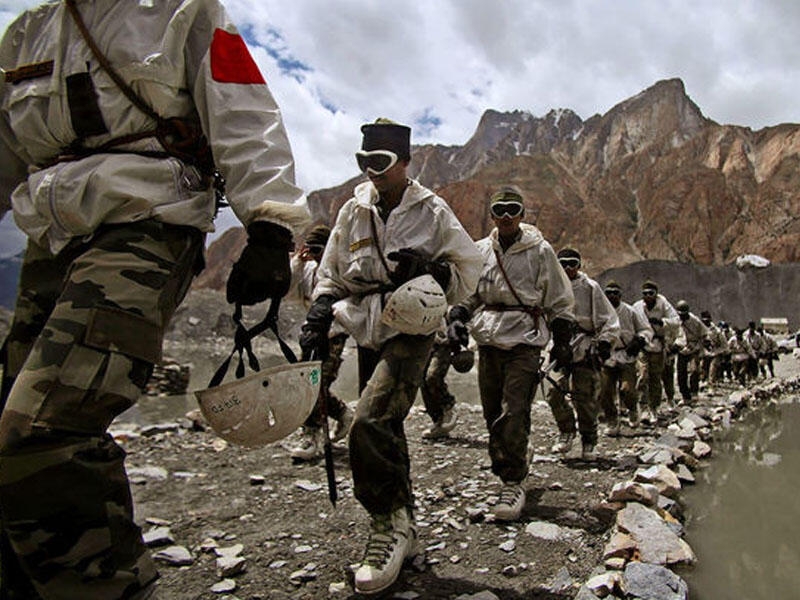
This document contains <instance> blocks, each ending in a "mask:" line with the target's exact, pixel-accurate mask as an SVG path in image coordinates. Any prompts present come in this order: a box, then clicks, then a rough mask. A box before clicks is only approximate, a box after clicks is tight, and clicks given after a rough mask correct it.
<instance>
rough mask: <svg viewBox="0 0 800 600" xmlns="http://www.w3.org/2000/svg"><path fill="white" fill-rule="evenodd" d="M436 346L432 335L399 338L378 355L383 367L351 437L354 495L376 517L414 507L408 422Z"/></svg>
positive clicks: (370, 383) (369, 382)
mask: <svg viewBox="0 0 800 600" xmlns="http://www.w3.org/2000/svg"><path fill="white" fill-rule="evenodd" d="M432 344H433V336H432V335H430V336H419V335H398V336H397V337H394V338H392V339H390V340H389V341H388V342H386V343H385V344H384V345H383V347H382V348H381V350H380V352H378V353H375V354H376V355H377V356H376V357H375V358H376V359H377V364H376V365H375V368H374V370H372V375H371V376H370V377H369V379H368V380H367V383H366V386H365V387H364V389H363V391H362V392H361V397H360V398H359V400H358V406H357V407H356V414H355V418H354V420H353V425H352V427H351V429H350V438H349V449H350V468H351V469H352V472H353V490H354V493H355V497H356V499H357V500H358V501H359V502H360V503H361V504H362V505H363V506H364V508H366V509H367V511H368V512H369V513H370V514H387V513H390V512H392V511H394V510H396V509H398V508H401V507H403V506H406V507H408V508H409V509H410V508H413V504H414V499H413V494H412V490H411V462H410V459H409V456H408V441H407V439H406V435H405V431H404V428H403V422H404V421H405V418H406V416H407V415H408V412H409V411H410V410H411V406H412V405H413V404H414V400H415V399H416V396H417V391H418V390H419V386H420V384H421V383H422V376H423V374H424V372H425V365H426V364H427V362H428V355H429V354H430V351H431V346H432Z"/></svg>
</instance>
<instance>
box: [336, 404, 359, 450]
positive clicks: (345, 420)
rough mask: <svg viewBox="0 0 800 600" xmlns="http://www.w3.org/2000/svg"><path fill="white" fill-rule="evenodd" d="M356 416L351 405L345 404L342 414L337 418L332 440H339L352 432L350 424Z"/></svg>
mask: <svg viewBox="0 0 800 600" xmlns="http://www.w3.org/2000/svg"><path fill="white" fill-rule="evenodd" d="M354 417H355V413H353V411H352V409H350V407H349V406H347V405H345V407H344V410H343V411H342V414H341V415H339V418H338V419H336V425H334V427H333V434H332V435H331V441H332V442H338V441H339V440H343V439H344V438H346V437H347V434H348V433H350V426H351V425H352V424H353V418H354Z"/></svg>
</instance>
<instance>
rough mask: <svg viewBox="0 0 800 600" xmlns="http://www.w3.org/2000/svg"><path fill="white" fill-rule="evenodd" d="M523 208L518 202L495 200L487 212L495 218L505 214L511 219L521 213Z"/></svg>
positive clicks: (500, 217)
mask: <svg viewBox="0 0 800 600" xmlns="http://www.w3.org/2000/svg"><path fill="white" fill-rule="evenodd" d="M523 208H524V207H523V206H522V203H520V202H495V203H494V204H492V205H491V206H490V207H489V212H491V213H492V216H493V217H495V218H496V219H502V218H503V217H506V216H507V217H510V218H512V219H513V218H514V217H518V216H519V215H521V214H522V209H523Z"/></svg>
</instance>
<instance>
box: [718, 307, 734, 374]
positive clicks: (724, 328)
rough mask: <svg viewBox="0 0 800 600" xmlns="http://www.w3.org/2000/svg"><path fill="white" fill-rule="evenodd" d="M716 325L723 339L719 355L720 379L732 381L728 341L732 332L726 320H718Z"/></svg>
mask: <svg viewBox="0 0 800 600" xmlns="http://www.w3.org/2000/svg"><path fill="white" fill-rule="evenodd" d="M717 327H718V328H719V330H720V332H721V334H722V337H723V338H724V339H725V344H726V345H725V346H724V347H723V350H722V355H721V362H722V366H721V372H720V381H724V380H727V381H733V365H732V363H731V349H730V345H728V342H729V341H730V339H731V337H732V336H733V333H731V327H730V325H728V322H727V321H719V322H718V323H717Z"/></svg>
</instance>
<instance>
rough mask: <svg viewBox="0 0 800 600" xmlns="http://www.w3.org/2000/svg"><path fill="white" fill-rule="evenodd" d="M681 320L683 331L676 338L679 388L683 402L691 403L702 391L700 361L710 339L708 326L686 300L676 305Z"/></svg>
mask: <svg viewBox="0 0 800 600" xmlns="http://www.w3.org/2000/svg"><path fill="white" fill-rule="evenodd" d="M675 309H676V310H677V312H678V318H679V319H680V321H681V333H680V334H679V335H678V338H677V339H676V340H675V345H676V347H677V349H678V389H679V390H680V392H681V397H682V398H683V403H684V404H686V405H689V404H691V403H692V401H693V398H696V397H697V394H698V392H699V391H700V368H701V365H700V361H701V359H702V358H703V352H704V350H705V345H706V343H707V341H708V334H709V332H708V328H707V327H706V326H705V325H703V322H702V321H701V320H700V319H699V318H698V317H697V315H695V314H694V313H693V312H691V311H690V310H689V304H688V303H687V302H686V301H685V300H680V301H678V304H676V305H675Z"/></svg>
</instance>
